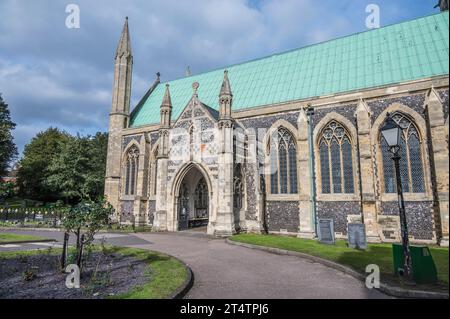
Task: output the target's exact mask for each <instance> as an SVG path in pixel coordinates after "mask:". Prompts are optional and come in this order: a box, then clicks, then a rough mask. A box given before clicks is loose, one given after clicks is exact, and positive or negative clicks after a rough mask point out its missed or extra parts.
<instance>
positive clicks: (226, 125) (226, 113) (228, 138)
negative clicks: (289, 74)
mask: <svg viewBox="0 0 450 319" xmlns="http://www.w3.org/2000/svg"><path fill="white" fill-rule="evenodd" d="M232 103H233V94H232V93H231V86H230V80H229V79H228V71H225V73H224V78H223V82H222V87H221V89H220V95H219V132H220V141H221V152H220V154H219V187H218V189H219V194H218V195H219V198H220V201H219V204H218V209H217V221H216V227H215V235H216V236H231V235H232V234H233V233H234V232H235V227H234V214H233V166H234V163H233V127H234V122H233V119H232V117H231V106H232Z"/></svg>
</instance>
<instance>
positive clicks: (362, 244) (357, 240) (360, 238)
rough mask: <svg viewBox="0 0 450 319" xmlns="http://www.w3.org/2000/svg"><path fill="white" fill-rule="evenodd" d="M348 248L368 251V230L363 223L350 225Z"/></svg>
mask: <svg viewBox="0 0 450 319" xmlns="http://www.w3.org/2000/svg"><path fill="white" fill-rule="evenodd" d="M347 227H348V229H347V236H348V246H349V247H350V248H356V249H367V240H366V228H365V226H364V224H361V223H350V224H348V226H347Z"/></svg>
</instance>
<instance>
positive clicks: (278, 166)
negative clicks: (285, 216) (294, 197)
mask: <svg viewBox="0 0 450 319" xmlns="http://www.w3.org/2000/svg"><path fill="white" fill-rule="evenodd" d="M296 165H297V147H296V144H295V139H294V137H293V136H292V134H291V133H290V132H289V131H288V130H287V129H285V128H283V127H280V128H279V129H278V130H277V131H276V132H275V133H274V134H273V135H272V137H271V140H270V190H271V193H272V194H280V193H281V194H296V193H297V192H298V186H297V166H296Z"/></svg>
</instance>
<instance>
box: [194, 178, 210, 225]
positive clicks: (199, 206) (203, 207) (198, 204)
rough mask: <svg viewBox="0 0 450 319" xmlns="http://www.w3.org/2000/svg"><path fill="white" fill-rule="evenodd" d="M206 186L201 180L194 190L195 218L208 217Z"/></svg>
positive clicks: (203, 180)
mask: <svg viewBox="0 0 450 319" xmlns="http://www.w3.org/2000/svg"><path fill="white" fill-rule="evenodd" d="M208 198H209V196H208V185H207V184H206V181H205V179H204V178H202V179H201V180H200V181H199V182H198V184H197V187H196V188H195V202H194V204H195V217H196V218H206V217H207V216H208V204H209V203H208V201H209V200H208Z"/></svg>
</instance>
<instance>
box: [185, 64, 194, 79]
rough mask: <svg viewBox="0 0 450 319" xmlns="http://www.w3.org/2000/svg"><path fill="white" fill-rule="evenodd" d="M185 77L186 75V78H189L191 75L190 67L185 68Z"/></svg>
mask: <svg viewBox="0 0 450 319" xmlns="http://www.w3.org/2000/svg"><path fill="white" fill-rule="evenodd" d="M185 75H186V77H189V76H191V75H192V72H191V67H190V66H189V65H188V66H187V68H186V73H185Z"/></svg>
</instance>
